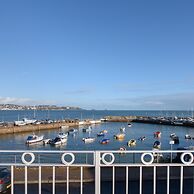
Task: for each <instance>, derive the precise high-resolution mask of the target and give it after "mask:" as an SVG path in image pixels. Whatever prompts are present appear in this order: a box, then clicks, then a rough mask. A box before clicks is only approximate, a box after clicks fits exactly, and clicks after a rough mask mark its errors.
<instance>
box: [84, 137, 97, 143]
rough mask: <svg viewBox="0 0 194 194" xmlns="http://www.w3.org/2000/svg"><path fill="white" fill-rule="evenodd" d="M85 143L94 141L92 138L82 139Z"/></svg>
mask: <svg viewBox="0 0 194 194" xmlns="http://www.w3.org/2000/svg"><path fill="white" fill-rule="evenodd" d="M82 140H83V141H84V142H85V143H92V142H94V141H95V138H93V137H86V138H83V139H82Z"/></svg>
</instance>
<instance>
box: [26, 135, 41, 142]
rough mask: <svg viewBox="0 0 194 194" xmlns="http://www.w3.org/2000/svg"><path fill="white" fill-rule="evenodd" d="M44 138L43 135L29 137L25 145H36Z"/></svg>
mask: <svg viewBox="0 0 194 194" xmlns="http://www.w3.org/2000/svg"><path fill="white" fill-rule="evenodd" d="M43 138H44V135H41V136H38V135H35V134H33V135H29V136H28V138H27V140H26V144H33V143H38V142H41V141H42V140H43Z"/></svg>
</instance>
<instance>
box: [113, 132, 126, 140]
mask: <svg viewBox="0 0 194 194" xmlns="http://www.w3.org/2000/svg"><path fill="white" fill-rule="evenodd" d="M114 138H115V139H124V138H125V134H124V133H119V134H117V135H114Z"/></svg>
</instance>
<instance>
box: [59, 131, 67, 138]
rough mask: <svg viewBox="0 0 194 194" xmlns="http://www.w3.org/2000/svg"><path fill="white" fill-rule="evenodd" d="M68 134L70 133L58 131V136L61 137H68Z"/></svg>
mask: <svg viewBox="0 0 194 194" xmlns="http://www.w3.org/2000/svg"><path fill="white" fill-rule="evenodd" d="M67 136H68V134H67V133H63V132H59V133H58V135H57V137H59V138H62V139H63V138H67Z"/></svg>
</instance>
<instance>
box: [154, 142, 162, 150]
mask: <svg viewBox="0 0 194 194" xmlns="http://www.w3.org/2000/svg"><path fill="white" fill-rule="evenodd" d="M153 148H156V149H160V148H161V142H160V141H155V142H154V144H153Z"/></svg>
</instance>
